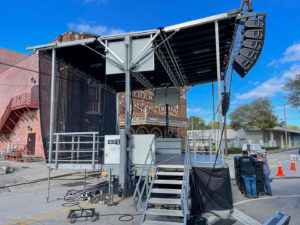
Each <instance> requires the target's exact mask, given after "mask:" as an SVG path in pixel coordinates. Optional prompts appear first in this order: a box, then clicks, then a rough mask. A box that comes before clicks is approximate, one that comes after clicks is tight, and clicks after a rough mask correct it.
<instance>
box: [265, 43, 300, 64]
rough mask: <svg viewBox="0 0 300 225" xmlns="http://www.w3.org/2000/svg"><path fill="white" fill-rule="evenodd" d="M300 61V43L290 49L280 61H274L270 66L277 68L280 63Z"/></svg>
mask: <svg viewBox="0 0 300 225" xmlns="http://www.w3.org/2000/svg"><path fill="white" fill-rule="evenodd" d="M299 61H300V43H298V44H294V45H292V46H290V47H288V48H287V49H286V50H285V52H284V53H283V56H282V57H281V58H280V59H275V60H272V61H271V62H270V63H269V64H268V66H275V67H276V66H277V65H278V64H279V63H282V64H283V63H289V62H299Z"/></svg>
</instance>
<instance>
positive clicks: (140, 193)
mask: <svg viewBox="0 0 300 225" xmlns="http://www.w3.org/2000/svg"><path fill="white" fill-rule="evenodd" d="M154 140H155V139H154V138H153V140H152V142H151V144H150V148H149V151H148V153H147V156H146V158H145V162H144V166H143V168H142V170H141V174H140V177H139V179H138V182H137V183H136V188H135V190H134V193H133V202H134V205H135V208H136V210H138V209H139V208H140V206H141V203H142V199H143V195H144V192H145V189H146V185H147V183H148V179H149V175H150V173H151V170H152V168H153V166H154V165H155V152H154V149H153V144H154ZM149 159H150V162H149V163H147V162H148V161H149ZM146 169H147V171H146V174H145V175H146V176H145V179H144V183H143V186H142V190H140V185H141V182H142V178H143V176H144V171H145V170H146ZM155 173H156V171H153V177H152V181H151V185H150V186H152V185H153V179H154V177H155ZM136 197H138V201H137V202H136Z"/></svg>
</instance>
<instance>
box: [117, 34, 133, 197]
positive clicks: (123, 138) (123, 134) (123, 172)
mask: <svg viewBox="0 0 300 225" xmlns="http://www.w3.org/2000/svg"><path fill="white" fill-rule="evenodd" d="M124 43H125V46H124V47H125V62H124V64H125V65H124V66H125V95H126V96H125V121H124V122H125V123H124V128H125V130H120V177H119V186H120V189H121V190H120V191H121V192H123V193H124V195H125V196H126V194H127V191H128V189H127V187H128V182H130V180H128V172H127V171H128V170H127V168H128V166H129V160H128V150H127V148H128V147H129V142H128V141H129V139H130V137H131V130H130V122H131V119H130V117H131V110H130V104H131V98H130V97H131V94H130V93H131V86H130V83H131V82H130V80H131V77H130V67H129V66H130V57H131V54H130V49H131V38H130V36H126V37H125V42H124ZM126 181H127V182H126Z"/></svg>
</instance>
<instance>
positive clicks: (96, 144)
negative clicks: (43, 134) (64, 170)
mask: <svg viewBox="0 0 300 225" xmlns="http://www.w3.org/2000/svg"><path fill="white" fill-rule="evenodd" d="M98 134H99V133H98V132H72V133H53V139H54V140H53V144H54V145H55V148H52V149H53V150H52V152H49V158H48V163H54V164H55V168H56V169H57V168H58V164H59V163H73V164H92V168H93V169H95V163H98V156H99V151H100V149H103V148H104V136H99V135H98ZM53 147H54V146H53ZM53 156H54V157H53Z"/></svg>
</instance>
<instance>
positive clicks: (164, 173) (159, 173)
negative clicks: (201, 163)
mask: <svg viewBox="0 0 300 225" xmlns="http://www.w3.org/2000/svg"><path fill="white" fill-rule="evenodd" d="M156 175H158V176H183V172H166V171H158V172H156Z"/></svg>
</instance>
